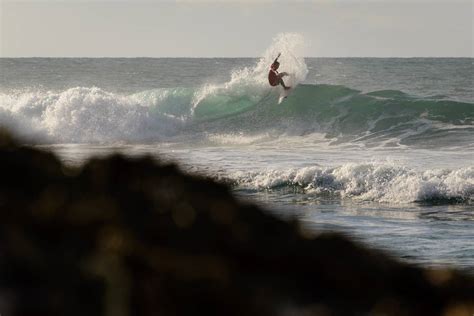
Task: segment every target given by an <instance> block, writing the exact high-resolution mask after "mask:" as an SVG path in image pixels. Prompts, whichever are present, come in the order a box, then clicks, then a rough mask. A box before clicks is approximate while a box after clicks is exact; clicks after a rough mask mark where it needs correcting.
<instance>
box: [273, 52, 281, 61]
mask: <svg viewBox="0 0 474 316" xmlns="http://www.w3.org/2000/svg"><path fill="white" fill-rule="evenodd" d="M280 55H281V53H278V56H277V58H275V60H274V61H273V63H276V62H277V61H278V58H280Z"/></svg>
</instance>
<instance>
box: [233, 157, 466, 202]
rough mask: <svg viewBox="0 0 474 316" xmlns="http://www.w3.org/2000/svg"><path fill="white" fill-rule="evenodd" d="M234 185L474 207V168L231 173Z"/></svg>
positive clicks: (373, 166)
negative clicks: (473, 205) (453, 203)
mask: <svg viewBox="0 0 474 316" xmlns="http://www.w3.org/2000/svg"><path fill="white" fill-rule="evenodd" d="M228 181H230V182H231V183H233V184H234V185H236V186H237V187H240V188H245V189H250V190H281V189H283V190H284V189H292V188H296V189H299V192H303V193H305V194H314V195H328V194H329V195H334V196H339V197H340V198H351V199H356V200H361V201H375V202H383V203H394V204H405V203H413V202H433V203H437V202H441V203H442V202H447V203H451V202H456V203H467V204H471V203H474V167H466V168H460V169H456V170H445V169H435V170H426V171H415V170H413V169H409V168H407V167H404V166H398V165H395V164H390V163H367V164H356V163H348V164H344V165H342V166H339V167H335V168H333V167H331V168H323V167H319V166H314V167H305V168H300V169H286V170H266V171H261V172H251V173H243V172H237V173H234V174H231V175H230V176H229V178H228Z"/></svg>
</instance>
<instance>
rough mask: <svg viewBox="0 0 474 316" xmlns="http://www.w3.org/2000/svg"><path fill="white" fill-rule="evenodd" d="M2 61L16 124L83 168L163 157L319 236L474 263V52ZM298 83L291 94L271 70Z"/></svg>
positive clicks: (272, 52)
mask: <svg viewBox="0 0 474 316" xmlns="http://www.w3.org/2000/svg"><path fill="white" fill-rule="evenodd" d="M306 42H307V41H306V40H305V39H304V38H303V37H302V36H301V35H298V34H280V35H278V36H276V37H275V38H274V40H273V42H272V43H269V46H268V48H267V49H266V50H265V51H264V52H262V56H261V57H260V58H227V59H226V58H207V59H204V58H200V59H193V58H177V59H173V58H168V59H167V58H132V59H126V58H123V59H121V58H63V59H62V58H1V59H0V73H1V75H0V126H1V127H4V128H7V129H9V130H11V131H13V132H14V133H15V135H16V136H17V137H18V138H19V139H20V140H21V141H22V142H23V143H25V144H29V145H33V146H36V147H38V148H44V149H46V150H52V151H54V152H56V153H57V154H58V155H59V156H60V157H61V159H62V160H63V161H65V162H67V163H69V164H72V165H77V166H80V165H81V164H82V163H83V162H84V161H85V160H86V159H88V158H90V157H92V156H103V155H109V154H111V153H115V152H121V153H123V154H125V155H128V156H140V155H144V154H147V155H151V156H153V157H156V158H157V159H160V160H162V161H172V162H177V163H179V164H180V166H181V168H182V169H183V170H185V171H187V172H191V173H198V174H203V175H206V176H209V177H211V178H213V179H216V180H217V181H221V182H224V183H227V184H229V185H230V186H231V187H232V188H233V191H234V193H235V194H236V195H238V196H239V197H240V198H242V199H245V200H250V201H253V202H257V203H261V204H262V205H264V206H265V207H267V208H268V209H269V210H271V212H273V213H275V214H277V215H278V216H282V217H284V218H293V217H296V218H298V219H300V220H301V222H302V223H303V225H304V226H305V227H306V228H308V229H309V231H311V232H314V233H317V232H319V231H324V230H337V231H341V232H343V233H345V234H348V235H351V236H352V237H354V238H357V239H360V240H362V241H363V242H365V243H368V244H369V245H373V246H375V247H378V248H382V249H386V250H388V251H389V252H391V253H393V254H395V255H396V256H398V257H399V258H402V259H403V260H407V261H412V262H417V263H421V264H424V265H428V266H433V265H434V266H438V265H454V266H457V267H459V268H462V269H465V270H467V271H472V270H474V269H473V268H474V246H473V243H472V240H474V159H473V157H474V82H473V74H474V60H473V59H472V58H410V59H397V58H305V57H304V56H305V48H306V47H305V45H306ZM278 52H281V53H282V57H281V58H280V62H281V67H280V70H281V71H286V72H290V73H292V75H293V78H294V82H295V83H296V84H298V85H297V86H296V88H295V89H294V91H292V93H291V94H290V96H289V97H288V99H286V100H285V101H284V102H283V103H282V104H278V98H279V96H280V93H281V90H280V88H271V87H269V86H268V82H267V73H268V67H269V65H270V64H271V62H272V60H273V59H274V58H275V56H276V55H277V54H278Z"/></svg>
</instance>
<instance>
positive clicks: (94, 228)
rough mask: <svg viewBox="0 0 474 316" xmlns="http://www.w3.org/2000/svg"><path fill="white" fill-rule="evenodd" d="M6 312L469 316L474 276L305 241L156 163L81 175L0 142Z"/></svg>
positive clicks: (110, 164) (117, 163)
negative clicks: (425, 267) (423, 267)
mask: <svg viewBox="0 0 474 316" xmlns="http://www.w3.org/2000/svg"><path fill="white" fill-rule="evenodd" d="M0 179H1V180H0V225H1V228H0V314H1V315H2V316H8V315H35V316H38V315H81V316H84V315H111V316H112V315H114V316H121V315H430V316H435V315H443V316H444V315H451V316H458V315H466V316H472V315H473V313H474V279H473V278H472V277H469V276H466V275H463V274H462V273H459V272H456V271H454V270H427V269H422V268H419V267H416V266H413V265H408V264H404V263H400V262H397V261H396V260H394V259H392V258H390V257H389V256H387V255H386V254H384V253H382V252H379V251H376V250H371V249H367V248H366V247H364V246H362V245H360V244H357V243H354V242H352V241H350V240H349V239H347V238H346V237H343V236H341V235H338V234H320V235H310V234H308V233H307V232H305V231H304V230H302V229H301V228H300V226H299V225H298V223H297V222H284V221H282V220H280V219H277V218H275V217H273V216H271V215H269V214H268V213H266V212H263V211H262V210H261V209H260V208H259V207H257V206H255V205H249V204H242V203H241V202H239V201H238V200H236V199H235V198H234V197H233V196H232V195H231V193H230V191H229V188H227V187H226V186H224V185H222V184H217V183H215V182H213V181H211V180H209V179H205V178H202V177H197V176H191V175H185V174H183V173H182V172H181V171H180V170H179V169H178V168H177V167H176V166H175V165H169V164H160V163H157V162H156V161H154V160H153V159H151V158H149V157H143V158H139V159H127V158H124V157H122V156H119V155H115V156H111V157H109V158H105V159H92V160H90V161H89V162H87V163H86V164H85V165H84V166H83V167H82V168H80V169H73V168H69V167H66V166H64V165H62V164H61V163H60V162H59V160H58V159H57V158H56V157H55V156H54V155H53V154H51V153H47V152H42V151H39V150H36V149H33V148H29V147H19V146H17V145H16V144H15V143H14V141H13V140H12V139H11V138H10V136H8V135H7V134H6V133H5V132H1V133H0Z"/></svg>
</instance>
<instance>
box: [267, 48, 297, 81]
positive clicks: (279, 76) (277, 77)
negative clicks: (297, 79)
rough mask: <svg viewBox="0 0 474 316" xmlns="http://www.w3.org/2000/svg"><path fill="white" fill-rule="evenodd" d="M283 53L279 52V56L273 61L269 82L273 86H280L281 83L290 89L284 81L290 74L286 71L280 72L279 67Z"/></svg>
mask: <svg viewBox="0 0 474 316" xmlns="http://www.w3.org/2000/svg"><path fill="white" fill-rule="evenodd" d="M280 55H281V54H278V56H277V58H275V60H274V61H273V64H272V65H271V66H270V71H269V72H268V82H269V83H270V85H271V86H272V87H275V86H278V85H279V84H280V85H282V86H283V88H285V89H290V88H291V87H288V86H286V85H285V82H284V81H283V77H284V76H288V74H287V73H286V72H281V73H280V72H278V67H280V63H279V62H278V58H279V57H280Z"/></svg>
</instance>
